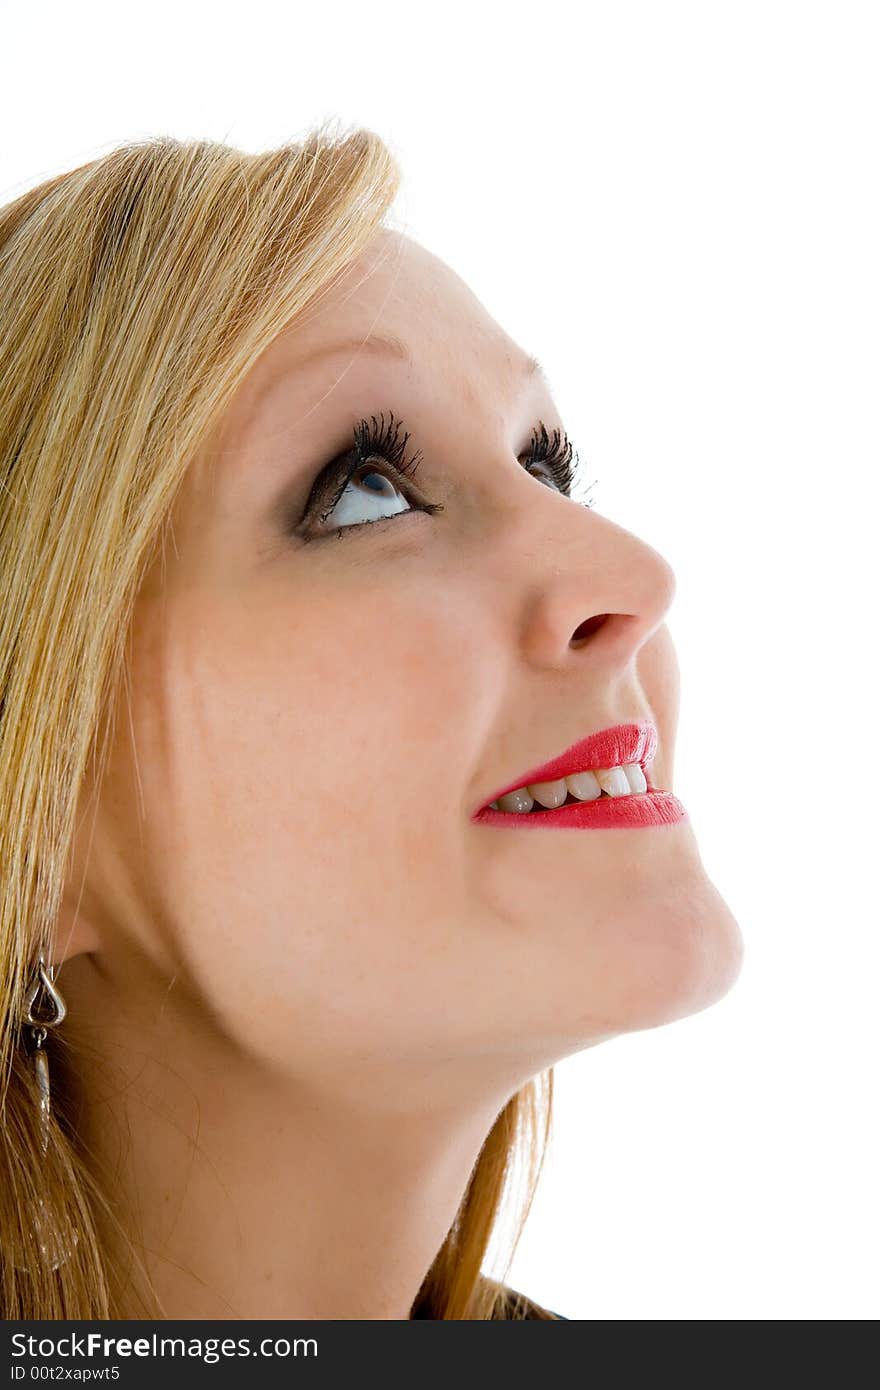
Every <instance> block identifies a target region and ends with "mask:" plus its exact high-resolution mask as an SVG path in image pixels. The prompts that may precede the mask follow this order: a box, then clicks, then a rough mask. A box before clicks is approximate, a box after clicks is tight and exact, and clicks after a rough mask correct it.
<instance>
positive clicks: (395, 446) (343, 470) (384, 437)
mask: <svg viewBox="0 0 880 1390" xmlns="http://www.w3.org/2000/svg"><path fill="white" fill-rule="evenodd" d="M400 429H401V424H400V421H395V419H394V415H393V412H390V411H389V415H388V424H387V425H386V424H385V415H384V412H383V413H382V414H381V415H380V416H379V419H378V421H377V419H376V416H375V415H373V416H371V417H370V419H369V421H368V420H366V419H362V420H360V421H359V422H358V424H357V425H355V428H354V445H353V447H352V448H351V449H349V450H347V451H346V452H345V453H344V454H340V455H339V456H338V458H336V459H333V460H332V461H331V463H330V464H329V465H328V467H329V469H330V472H329V476H328V482H329V483H332V484H333V494H332V497H331V499H330V502H329V505H328V506H327V507H325V508H324V510H323V511H322V512H321V514H320V516H319V517H318V520H319V521H321V522H323V521H326V519H327V517H328V516H329V515H330V514H331V512H332V511H333V509H334V508H335V506H336V504H337V502H338V501H339V499H340V497H341V496H342V494H343V492H344V491H345V489H346V487H347V486H348V484H349V483H350V481H351V479H352V478H353V477H354V475H355V474H356V473H357V471H358V469H359V468H363V467H365V466H366V465H367V464H368V463H372V462H373V461H374V460H375V459H377V458H378V459H381V460H382V461H383V462H385V463H387V464H389V465H390V467H391V468H392V469H394V471H395V472H396V473H397V474H398V475H399V476H402V477H405V478H415V475H416V473H417V472H418V468H419V465H420V463H421V462H422V460H423V455H422V453H421V452H420V451H417V452H416V453H415V454H414V455H413V457H412V458H410V459H407V458H406V457H405V454H406V445H407V441H408V439H409V432H408V431H405V432H404V434H403V438H401V437H400ZM522 462H523V463H524V465H525V466H526V467H527V468H533V467H534V466H535V464H543V465H544V466H545V467H546V468H547V470H548V472H549V473H550V476H551V478H552V479H553V482H554V484H555V485H556V487H557V489H558V490H559V491H560V492H561V493H562V494H563V495H564V496H565V497H571V490H572V486H573V484H574V480H575V477H576V475H577V465H578V455H577V452H576V451H575V450H574V449H573V447H572V444H571V441H570V440H569V438H568V435H567V434H566V433H565V432H564V431H562V432H560V431H559V430H558V429H555V430H554V431H553V433H552V435H551V434H548V433H547V429H546V427H545V425H544V423H543V421H540V422H539V425H538V427H537V428H536V429H533V430H532V439H531V446H530V448H529V451H528V452H527V453H526V454H525V455H523V456H522ZM379 471H381V470H379ZM392 481H393V480H392ZM337 484H338V486H337ZM407 500H408V501H409V502H412V503H415V505H416V506H417V507H418V508H419V510H421V511H424V512H428V513H429V514H430V515H432V516H433V515H434V514H435V513H436V512H441V511H442V510H443V506H442V504H441V503H436V502H435V503H431V502H427V503H426V502H421V501H420V500H419V499H418V498H415V497H412V496H411V495H410V496H408V498H407ZM586 505H587V506H591V505H592V503H587V504H586ZM397 515H403V516H407V515H409V513H407V512H403V513H397ZM394 519H395V518H394V517H393V516H391V517H383V518H381V519H380V520H383V521H393V520H394ZM377 524H378V522H377V521H358V522H351V523H349V524H348V525H346V526H338V527H334V528H333V529H332V530H331V531H329V532H327V533H325V535H324V536H321V534H320V533H318V535H317V536H312V537H311V538H310V539H326V538H329V536H331V535H333V536H336V537H338V538H339V539H341V538H342V537H343V536H344V535H345V534H346V533H347V532H349V531H360V530H363V529H364V527H366V526H376V525H377Z"/></svg>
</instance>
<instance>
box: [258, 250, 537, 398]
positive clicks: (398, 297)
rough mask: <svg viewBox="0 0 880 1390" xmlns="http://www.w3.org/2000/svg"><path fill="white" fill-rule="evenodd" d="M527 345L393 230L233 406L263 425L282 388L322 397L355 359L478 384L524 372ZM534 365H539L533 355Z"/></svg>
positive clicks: (286, 334)
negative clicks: (325, 385)
mask: <svg viewBox="0 0 880 1390" xmlns="http://www.w3.org/2000/svg"><path fill="white" fill-rule="evenodd" d="M523 359H524V354H523V352H522V351H521V350H520V349H519V348H518V347H517V345H516V343H514V342H513V341H512V340H511V339H510V338H509V337H508V336H507V334H506V333H504V331H503V330H502V329H501V328H500V326H499V325H498V324H497V323H496V322H495V320H494V319H493V318H492V317H491V315H489V314H488V312H487V311H486V309H485V308H484V307H483V305H482V304H481V303H480V301H479V300H478V299H477V297H476V295H474V294H473V292H472V291H471V290H470V288H469V287H468V286H467V285H466V284H465V283H464V281H463V280H462V279H461V278H460V276H458V275H457V274H456V273H455V272H454V271H453V270H452V269H451V268H450V267H449V266H448V265H446V263H445V262H444V261H442V260H440V259H439V257H437V256H435V255H433V254H432V253H431V252H430V251H428V250H426V249H425V247H423V246H421V245H420V244H419V243H418V242H416V241H413V240H412V239H411V238H409V237H407V236H404V235H403V234H402V233H400V232H393V231H389V230H387V229H383V230H382V231H381V232H380V233H379V234H378V235H377V236H376V238H375V239H374V241H373V243H371V245H370V246H369V247H368V248H367V249H366V251H365V252H363V253H362V254H361V255H360V256H359V257H358V258H357V259H356V260H355V261H353V262H352V263H351V264H350V265H349V266H348V267H347V268H346V269H345V271H344V272H343V273H342V274H341V275H340V276H339V277H338V279H337V280H336V281H335V282H334V283H333V284H331V285H330V286H328V287H326V288H325V289H323V290H322V291H321V292H320V293H319V294H318V296H317V297H316V299H315V301H313V303H312V304H311V305H310V306H309V307H307V309H306V310H305V311H304V312H303V313H302V314H298V315H297V317H296V320H295V321H294V322H293V323H291V324H290V326H289V327H288V328H286V329H284V330H283V331H282V332H281V333H280V334H279V335H278V336H277V337H276V338H275V339H274V340H273V341H272V343H270V345H269V347H268V348H267V349H266V351H265V352H264V353H263V354H262V356H261V357H260V358H259V360H258V361H257V363H256V364H255V366H254V367H253V368H252V370H251V372H250V373H249V375H248V377H247V379H246V381H245V382H244V383H243V384H242V387H241V388H240V389H239V391H238V393H237V395H236V398H235V400H234V402H233V404H232V406H231V408H230V416H231V417H234V419H231V420H230V424H232V423H235V424H236V425H237V426H244V425H245V423H248V424H251V423H253V422H255V421H256V420H257V419H258V418H259V417H260V416H261V415H262V413H263V412H264V410H265V409H266V408H267V407H268V405H269V403H270V400H271V397H272V395H273V392H274V391H275V388H276V387H278V386H279V384H280V385H283V386H284V387H286V388H287V389H288V390H289V389H291V388H292V387H294V386H295V385H296V383H297V382H298V381H300V382H301V383H302V386H303V389H304V391H305V392H306V393H307V394H308V396H309V397H313V396H314V394H315V392H316V390H317V389H318V388H319V387H320V386H321V383H322V381H323V380H324V379H325V378H326V379H328V381H329V382H332V381H333V380H335V379H336V377H337V376H338V375H339V373H340V372H341V371H343V370H344V369H345V367H346V364H347V363H348V362H352V363H357V364H358V366H360V365H361V364H363V365H364V366H370V367H375V369H376V370H382V368H383V366H388V365H390V364H394V363H395V362H397V363H398V364H405V365H409V366H411V367H412V368H414V369H415V370H418V369H419V368H420V367H421V368H424V369H428V370H430V371H431V372H434V373H436V372H440V373H448V372H456V373H457V374H459V375H460V376H461V377H462V378H463V379H464V380H466V381H467V382H469V383H479V382H480V380H481V378H482V377H483V376H491V375H493V374H494V377H495V383H496V386H495V389H496V390H497V389H499V388H502V389H503V385H504V383H503V381H501V380H499V373H501V374H502V375H503V374H505V373H509V375H510V380H511V383H513V382H514V380H515V379H516V377H517V374H518V373H521V370H522V366H521V364H522V361H523ZM526 360H527V361H529V362H530V363H531V365H532V366H533V368H537V363H534V361H533V359H526Z"/></svg>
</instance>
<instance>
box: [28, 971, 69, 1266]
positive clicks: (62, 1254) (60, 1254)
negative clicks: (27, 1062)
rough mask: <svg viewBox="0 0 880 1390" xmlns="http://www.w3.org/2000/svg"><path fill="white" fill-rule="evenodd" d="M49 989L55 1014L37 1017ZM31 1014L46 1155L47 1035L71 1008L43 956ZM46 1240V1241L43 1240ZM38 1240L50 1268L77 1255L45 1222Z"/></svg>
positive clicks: (33, 986)
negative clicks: (39, 1003) (39, 997)
mask: <svg viewBox="0 0 880 1390" xmlns="http://www.w3.org/2000/svg"><path fill="white" fill-rule="evenodd" d="M41 989H42V990H45V992H46V994H47V996H48V998H49V1001H50V1003H51V1005H52V1014H51V1017H48V1018H35V1017H34V1004H35V1002H36V998H37V995H38V994H39V993H40V990H41ZM25 1003H26V1008H27V1013H26V1015H25V1020H24V1021H25V1023H26V1024H27V1025H28V1026H29V1027H30V1030H31V1040H32V1042H33V1046H34V1051H33V1054H32V1055H33V1068H34V1079H35V1081H36V1083H37V1095H38V1097H39V1102H38V1103H39V1107H40V1148H41V1151H42V1153H43V1155H44V1156H45V1153H46V1150H47V1149H48V1147H49V1125H50V1119H51V1090H50V1085H49V1058H48V1056H47V1053H46V1049H45V1048H44V1046H43V1044H44V1042H45V1041H46V1034H47V1031H48V1029H49V1028H57V1027H58V1025H59V1024H60V1023H63V1022H64V1019H65V1018H66V1017H67V1005H66V1004H65V1002H64V996H63V995H62V993H61V991H60V990H59V988H58V986H57V985H56V983H55V966H54V965H49V966H47V965H46V959H45V957H44V956H43V955H42V953H41V955H40V960H39V964H38V966H37V969H36V971H35V972H34V976H33V978H32V980H31V984H30V986H29V987H28V991H27V994H26V996H25ZM38 1200H39V1203H40V1207H41V1208H42V1207H43V1206H44V1203H43V1199H42V1197H40V1198H39V1199H38ZM41 1237H45V1239H41ZM37 1239H38V1241H39V1245H40V1249H41V1250H42V1252H43V1255H44V1257H45V1258H46V1259H47V1260H48V1261H49V1268H50V1269H58V1267H59V1266H60V1265H62V1264H64V1262H65V1260H68V1259H69V1258H70V1256H71V1254H72V1253H73V1252H72V1250H70V1249H69V1248H66V1247H64V1246H63V1245H61V1244H60V1243H59V1241H58V1240H57V1239H56V1237H55V1236H54V1234H53V1233H52V1232H51V1231H49V1230H48V1228H47V1227H46V1223H45V1222H44V1221H42V1220H41V1221H39V1222H38V1229H37ZM73 1243H74V1245H75V1244H76V1243H77V1234H76V1232H75V1231H74V1232H73ZM17 1268H19V1269H25V1268H26V1266H24V1265H18V1266H17Z"/></svg>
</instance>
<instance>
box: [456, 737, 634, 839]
mask: <svg viewBox="0 0 880 1390" xmlns="http://www.w3.org/2000/svg"><path fill="white" fill-rule="evenodd" d="M656 752H657V730H656V728H655V727H654V725H653V724H652V723H651V722H650V721H649V720H646V719H643V720H639V721H638V722H637V723H635V724H615V725H614V726H613V727H612V728H609V729H600V730H599V732H598V733H595V734H589V735H588V736H587V738H582V739H581V740H580V742H578V743H573V744H572V745H571V747H570V748H566V749H565V751H564V752H562V753H560V754H559V756H558V757H556V758H553V759H552V760H551V761H550V762H549V763H542V764H541V766H540V767H533V768H530V769H529V770H528V771H526V772H523V773H522V774H521V776H519V777H517V778H516V780H515V781H513V782H508V783H507V785H506V786H504V787H502V788H501V789H500V790H499V791H497V792H494V793H493V795H492V796H490V797H488V798H487V800H486V801H484V802H483V803H482V805H481V806H479V807H478V809H477V810H476V811H475V812H474V815H475V816H476V815H479V812H480V811H483V810H485V808H486V807H487V806H488V805H489V804H490V803H491V802H493V801H497V800H498V798H499V797H501V796H506V795H507V793H508V792H512V791H515V789H516V788H517V787H525V786H527V785H528V784H529V783H530V782H558V781H559V778H560V777H567V776H568V774H569V773H571V772H585V771H588V770H589V769H590V768H594V767H623V766H624V764H625V763H638V764H639V765H640V767H641V769H642V771H643V772H644V771H645V764H646V763H649V762H651V760H652V759H653V757H654V755H655V753H656ZM648 790H649V791H652V790H653V787H652V785H651V783H650V781H649V782H648Z"/></svg>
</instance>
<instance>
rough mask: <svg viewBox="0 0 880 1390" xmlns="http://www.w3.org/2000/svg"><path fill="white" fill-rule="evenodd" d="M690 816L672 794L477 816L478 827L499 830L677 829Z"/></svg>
mask: <svg viewBox="0 0 880 1390" xmlns="http://www.w3.org/2000/svg"><path fill="white" fill-rule="evenodd" d="M687 818H688V814H687V811H686V810H685V808H684V806H683V805H682V803H681V802H680V801H679V799H678V797H677V796H673V794H672V792H663V791H647V792H638V793H636V792H634V793H632V795H630V796H597V797H596V798H595V800H594V801H579V802H577V804H571V805H568V806H557V808H556V810H555V811H493V810H492V808H491V806H486V807H485V808H484V809H483V810H482V811H480V812H479V814H478V815H476V816H474V823H475V824H476V825H495V826H497V827H498V828H499V830H542V829H543V830H611V829H613V828H614V827H616V826H625V827H627V828H629V829H632V828H634V827H635V828H638V827H647V826H649V825H676V824H677V823H678V822H679V821H683V820H687Z"/></svg>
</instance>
